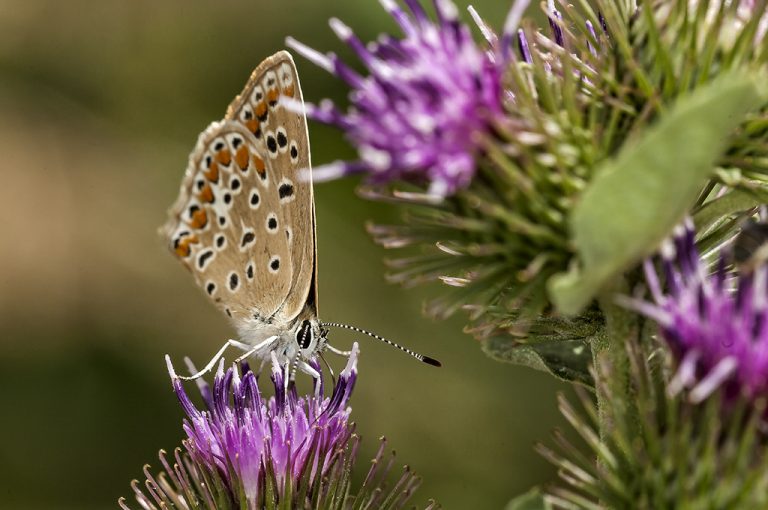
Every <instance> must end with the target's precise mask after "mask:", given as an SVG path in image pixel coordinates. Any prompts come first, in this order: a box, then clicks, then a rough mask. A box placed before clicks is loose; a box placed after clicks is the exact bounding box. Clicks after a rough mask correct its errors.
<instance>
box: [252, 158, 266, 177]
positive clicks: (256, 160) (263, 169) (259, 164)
mask: <svg viewBox="0 0 768 510" xmlns="http://www.w3.org/2000/svg"><path fill="white" fill-rule="evenodd" d="M253 163H254V164H255V165H256V171H257V172H259V175H261V176H262V177H263V176H264V173H265V172H266V171H267V170H266V168H267V167H266V165H265V164H264V160H263V159H261V158H260V157H258V156H257V155H256V154H254V155H253Z"/></svg>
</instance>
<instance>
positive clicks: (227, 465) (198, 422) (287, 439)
mask: <svg viewBox="0 0 768 510" xmlns="http://www.w3.org/2000/svg"><path fill="white" fill-rule="evenodd" d="M313 368H315V369H316V370H318V369H319V366H315V367H313ZM285 376H286V375H285V374H284V372H283V367H281V366H280V364H279V363H277V360H276V359H273V368H272V382H273V383H274V387H275V395H274V396H273V397H270V398H269V400H265V399H264V398H263V397H262V395H261V393H260V391H259V388H258V384H257V379H256V376H255V374H254V373H253V372H251V371H246V372H245V373H244V375H243V376H242V377H240V376H239V375H238V372H237V370H235V369H234V368H230V369H228V370H227V371H223V370H221V369H220V370H219V372H218V373H217V374H216V377H215V379H214V383H213V389H212V391H211V390H210V389H204V390H203V391H202V394H203V399H204V401H205V404H206V407H207V409H206V410H202V411H201V410H199V409H197V408H196V407H195V406H194V404H193V403H192V401H191V400H190V399H189V396H188V395H187V393H186V391H185V390H184V387H183V386H182V384H181V380H180V379H178V378H175V379H174V380H173V386H174V391H175V392H176V395H177V397H178V398H179V402H181V405H182V407H183V408H184V412H185V413H186V414H187V419H186V420H185V422H184V431H185V432H186V433H187V438H188V444H187V447H188V450H189V452H190V455H191V456H192V459H193V460H194V461H195V462H197V463H200V464H205V465H209V466H216V467H217V468H218V469H219V470H220V471H221V472H222V473H228V476H227V478H229V479H230V480H231V482H230V485H233V486H234V485H235V484H237V483H239V484H240V485H241V487H242V489H243V492H244V494H245V497H246V500H247V501H249V502H252V503H253V504H255V503H256V502H257V501H258V500H259V498H260V497H262V498H263V497H264V494H263V493H264V490H263V489H264V487H263V485H264V483H265V482H264V480H265V478H266V476H273V477H274V478H275V482H276V485H277V487H278V488H283V489H284V490H285V489H286V488H287V487H286V484H293V483H295V482H296V481H298V480H300V479H301V478H302V476H303V474H304V473H305V472H310V477H309V480H310V483H316V482H318V481H319V480H320V479H321V477H322V476H324V475H325V474H326V473H327V472H328V470H329V469H330V468H331V467H332V465H333V463H334V462H335V460H336V458H335V457H336V452H337V451H338V450H341V449H343V448H344V447H345V446H346V445H347V443H348V441H349V439H350V436H351V435H352V432H353V430H354V426H353V425H352V424H351V423H349V413H350V408H349V407H348V406H347V404H348V402H349V397H350V395H351V394H352V388H353V387H354V385H355V380H356V379H357V349H355V350H353V352H352V355H351V356H350V358H349V362H348V364H347V367H346V368H345V369H344V371H343V372H342V373H341V375H340V377H339V380H338V381H337V383H336V386H335V387H334V389H333V394H332V395H331V397H329V398H326V397H323V395H322V381H317V382H316V383H315V392H314V395H309V396H302V397H298V396H297V393H296V389H295V386H290V389H286V387H287V385H285V381H284V377H285Z"/></svg>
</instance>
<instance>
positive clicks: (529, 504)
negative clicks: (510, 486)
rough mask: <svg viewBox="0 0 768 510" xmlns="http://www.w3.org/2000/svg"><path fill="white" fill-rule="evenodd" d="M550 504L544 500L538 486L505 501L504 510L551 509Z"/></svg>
mask: <svg viewBox="0 0 768 510" xmlns="http://www.w3.org/2000/svg"><path fill="white" fill-rule="evenodd" d="M551 509H552V505H550V504H549V503H547V502H546V501H545V500H544V495H543V494H542V493H541V490H539V488H538V487H534V488H533V489H531V490H529V491H528V492H526V493H525V494H521V495H519V496H517V497H516V498H514V499H513V500H512V501H510V502H509V503H507V506H506V508H505V509H504V510H551Z"/></svg>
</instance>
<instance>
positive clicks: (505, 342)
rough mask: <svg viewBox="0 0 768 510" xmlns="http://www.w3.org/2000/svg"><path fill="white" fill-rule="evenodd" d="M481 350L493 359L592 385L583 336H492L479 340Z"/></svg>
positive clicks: (564, 379)
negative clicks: (572, 338) (562, 338)
mask: <svg viewBox="0 0 768 510" xmlns="http://www.w3.org/2000/svg"><path fill="white" fill-rule="evenodd" d="M482 346H483V351H484V352H485V353H486V354H487V355H488V356H490V357H491V358H493V359H495V360H497V361H503V362H506V363H513V364H515V365H523V366H526V367H530V368H533V369H536V370H541V371H543V372H547V373H549V374H551V375H553V376H555V377H557V378H558V379H561V380H563V381H566V382H577V383H581V384H584V385H585V386H592V385H593V381H592V376H591V375H590V373H589V367H590V364H591V363H592V351H591V349H590V347H589V343H588V341H587V340H583V339H577V340H541V341H533V342H531V341H527V340H521V339H520V338H516V337H513V336H493V337H490V338H486V339H484V340H483V341H482Z"/></svg>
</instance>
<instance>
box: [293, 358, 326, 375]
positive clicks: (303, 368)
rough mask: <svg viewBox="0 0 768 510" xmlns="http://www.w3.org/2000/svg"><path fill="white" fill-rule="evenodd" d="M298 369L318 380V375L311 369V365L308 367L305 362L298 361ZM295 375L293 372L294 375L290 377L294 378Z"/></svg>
mask: <svg viewBox="0 0 768 510" xmlns="http://www.w3.org/2000/svg"><path fill="white" fill-rule="evenodd" d="M298 367H299V368H300V369H301V371H302V372H304V373H305V374H309V375H311V376H312V378H313V379H320V373H319V372H318V371H317V370H315V369H314V368H313V367H312V365H310V364H309V363H307V362H306V361H299V362H298ZM295 374H296V371H295V370H294V373H293V374H292V375H291V377H295Z"/></svg>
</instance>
